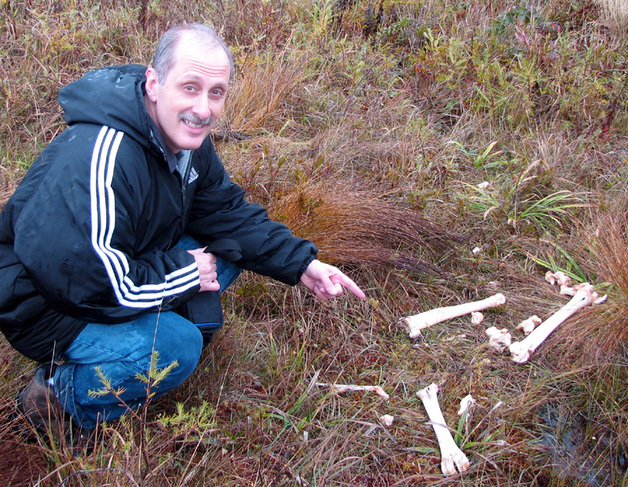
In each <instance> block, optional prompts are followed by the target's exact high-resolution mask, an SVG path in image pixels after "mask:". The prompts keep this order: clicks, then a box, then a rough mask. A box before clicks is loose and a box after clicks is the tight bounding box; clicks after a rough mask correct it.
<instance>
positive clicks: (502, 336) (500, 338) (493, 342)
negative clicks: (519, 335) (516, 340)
mask: <svg viewBox="0 0 628 487" xmlns="http://www.w3.org/2000/svg"><path fill="white" fill-rule="evenodd" d="M486 334H487V335H488V337H489V339H490V340H489V342H488V346H489V347H490V348H492V349H493V350H494V351H496V352H498V353H501V352H503V351H504V350H506V349H507V348H508V347H510V344H511V343H512V335H511V334H510V333H508V330H507V329H506V328H502V329H501V330H498V329H497V327H495V326H491V327H490V328H487V329H486Z"/></svg>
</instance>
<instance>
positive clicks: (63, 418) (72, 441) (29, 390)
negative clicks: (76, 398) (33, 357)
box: [16, 365, 92, 449]
mask: <svg viewBox="0 0 628 487" xmlns="http://www.w3.org/2000/svg"><path fill="white" fill-rule="evenodd" d="M53 370H54V369H52V370H51V367H50V365H42V366H40V367H39V368H38V369H37V370H36V371H35V376H34V377H33V378H32V379H31V381H30V382H29V383H28V385H27V386H26V387H24V388H23V389H22V390H21V391H20V392H19V393H18V394H17V396H16V399H17V408H18V410H19V411H20V412H21V413H22V414H23V415H24V417H25V418H26V419H27V420H28V422H29V423H30V424H31V425H32V426H33V428H34V429H35V431H36V432H37V433H38V434H39V435H40V436H41V437H42V438H44V439H50V441H51V443H53V444H55V445H57V446H67V447H70V448H72V449H77V448H78V449H83V448H85V447H87V448H89V445H88V444H89V443H90V441H89V439H91V437H92V434H91V433H92V431H91V430H84V429H82V428H81V427H80V426H78V425H77V424H76V423H73V421H72V419H71V418H70V416H69V415H68V414H67V413H66V412H65V411H64V409H63V408H62V407H61V404H60V403H59V400H58V399H57V397H56V395H55V393H54V389H53V386H52V385H51V384H50V383H49V382H48V378H49V377H50V375H51V373H52V371H53Z"/></svg>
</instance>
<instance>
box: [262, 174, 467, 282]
mask: <svg viewBox="0 0 628 487" xmlns="http://www.w3.org/2000/svg"><path fill="white" fill-rule="evenodd" d="M348 186H349V185H348V184H347V183H342V182H340V181H336V182H333V183H330V182H328V181H326V182H319V183H316V184H306V185H305V184H304V185H301V186H299V187H297V188H295V189H294V190H293V191H292V192H291V193H290V194H289V195H287V196H285V197H283V198H281V199H280V200H279V201H278V202H276V203H275V204H274V205H273V206H272V207H271V208H270V209H269V213H270V215H271V217H272V218H274V219H276V220H278V221H281V222H283V223H285V224H286V225H287V226H288V227H290V228H291V229H292V230H293V232H294V233H295V235H297V236H302V237H306V238H309V239H310V240H312V241H313V242H314V243H315V244H316V245H317V246H318V247H319V250H320V257H321V259H323V260H324V261H326V262H329V263H333V264H339V263H344V264H352V265H367V266H372V267H376V268H385V267H389V266H398V267H402V268H406V269H411V270H418V271H428V270H431V271H437V270H438V267H437V264H438V261H439V260H443V258H445V257H452V256H455V248H454V242H455V241H456V240H459V239H460V237H458V236H456V235H455V234H454V233H453V232H450V231H448V230H447V229H445V228H443V227H441V226H439V225H437V224H435V223H431V222H429V221H427V220H426V219H424V218H423V217H422V216H421V215H420V214H419V213H418V212H417V211H415V210H411V209H409V208H406V207H403V206H400V205H396V204H393V203H392V202H390V201H387V200H386V199H385V198H384V196H383V195H378V194H377V193H375V192H373V191H371V192H369V191H355V190H350V189H349V187H348ZM421 255H423V256H427V258H429V259H430V260H429V261H428V260H424V259H421V258H420V257H418V256H421Z"/></svg>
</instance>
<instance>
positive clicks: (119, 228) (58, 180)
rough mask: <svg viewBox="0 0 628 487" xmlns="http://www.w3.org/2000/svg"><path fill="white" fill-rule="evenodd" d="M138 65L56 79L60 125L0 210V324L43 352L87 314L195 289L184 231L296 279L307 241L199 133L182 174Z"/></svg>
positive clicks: (156, 303)
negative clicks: (247, 195) (247, 194)
mask: <svg viewBox="0 0 628 487" xmlns="http://www.w3.org/2000/svg"><path fill="white" fill-rule="evenodd" d="M145 70H146V68H145V67H144V66H139V65H131V66H119V67H113V68H106V69H101V70H98V71H93V72H90V73H87V74H86V75H85V76H83V78H81V79H79V80H78V81H75V82H74V83H71V84H69V85H68V86H66V87H64V88H63V89H62V90H61V91H60V92H59V103H60V104H61V107H62V108H63V109H64V112H65V118H66V122H67V124H68V128H67V129H66V130H65V131H63V132H62V133H61V134H60V135H59V136H57V137H56V138H55V139H54V140H53V141H52V142H51V143H50V145H49V146H48V147H46V149H45V150H44V151H43V152H42V153H41V155H40V156H39V157H38V158H37V159H36V161H35V162H34V163H33V165H32V167H31V168H30V170H29V172H28V173H27V175H26V176H25V177H24V179H23V180H22V182H21V184H20V185H19V187H18V188H17V190H16V191H15V193H14V194H13V196H12V197H11V199H10V200H9V202H8V203H7V204H6V206H5V207H4V209H3V211H2V213H1V214H0V328H1V329H2V332H3V333H4V335H5V336H6V338H7V339H8V340H9V342H10V343H11V344H12V345H13V346H14V347H15V348H16V349H17V350H18V351H20V352H21V353H22V354H24V355H26V356H28V357H30V358H32V359H34V360H37V361H45V360H50V359H51V358H52V356H53V354H55V353H56V354H59V353H60V352H63V350H64V349H65V348H66V347H67V346H68V345H69V344H70V343H71V342H72V340H73V339H74V338H75V337H76V336H77V335H78V333H79V332H80V331H81V330H82V329H83V327H84V326H85V324H86V323H88V322H95V323H111V324H113V323H121V322H125V321H129V320H133V319H134V318H137V317H139V316H140V315H142V314H144V313H150V312H155V311H157V310H158V309H175V308H178V307H179V306H181V305H182V304H184V303H186V302H187V301H189V300H190V299H191V298H193V297H194V296H195V295H197V293H198V290H199V273H198V269H197V267H196V264H195V261H194V258H193V257H192V256H191V255H190V254H189V253H188V252H186V251H184V250H182V249H179V248H173V246H174V245H175V244H176V243H177V242H178V240H179V239H180V237H181V235H182V234H183V233H184V232H185V233H188V234H191V235H193V236H195V237H196V238H198V239H199V240H200V241H201V242H204V243H211V242H212V241H214V240H216V239H222V238H228V239H232V240H235V241H236V242H237V243H238V244H239V245H240V247H241V249H242V257H241V259H240V260H239V261H238V262H237V264H238V265H239V266H240V267H242V268H244V269H248V270H251V271H254V272H257V273H260V274H263V275H267V276H270V277H272V278H274V279H278V280H280V281H282V282H284V283H287V284H296V283H297V282H298V281H299V279H300V277H301V274H302V273H303V271H304V270H305V268H306V267H307V265H308V264H309V263H310V262H311V261H312V260H313V259H314V258H315V257H316V252H317V250H316V247H315V246H314V244H312V243H311V242H310V241H308V240H303V239H299V238H296V237H294V236H293V235H292V233H291V232H290V230H289V229H288V228H287V227H286V226H284V225H282V224H280V223H278V222H274V221H272V220H270V219H269V218H268V215H267V213H266V212H265V211H264V210H263V209H262V208H261V207H260V206H259V205H256V204H252V203H248V202H247V201H246V200H245V199H244V191H243V189H242V188H240V187H239V186H238V185H236V184H233V183H232V182H231V180H230V178H229V176H228V175H227V173H226V172H225V169H224V167H223V165H222V163H221V161H220V159H219V158H218V156H217V154H216V152H215V151H214V147H213V145H212V143H211V141H210V140H209V139H207V140H206V141H205V142H204V143H203V145H202V147H200V148H199V149H198V150H195V151H193V152H192V155H191V164H190V165H189V168H188V170H187V173H186V174H182V175H181V174H179V172H178V171H177V170H174V168H173V167H172V165H169V164H168V162H167V160H166V157H165V152H164V150H163V149H162V148H161V145H160V143H159V142H158V138H156V137H155V136H154V133H153V132H152V130H151V124H150V123H149V120H150V119H149V117H148V113H147V111H146V107H145V105H144V91H143V89H144V81H145V79H144V72H145Z"/></svg>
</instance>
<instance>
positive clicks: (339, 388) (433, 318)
mask: <svg viewBox="0 0 628 487" xmlns="http://www.w3.org/2000/svg"><path fill="white" fill-rule="evenodd" d="M545 280H546V281H548V282H549V283H550V284H552V285H556V286H559V287H560V294H565V295H569V296H572V298H571V300H570V301H569V302H568V303H567V304H565V305H564V306H563V307H562V308H560V309H559V310H558V311H556V312H555V313H554V314H552V315H551V316H550V317H549V318H547V319H546V320H545V321H542V320H541V319H540V318H539V317H538V316H536V315H533V316H531V317H530V318H528V319H526V320H524V321H522V322H521V323H520V324H519V325H518V326H517V330H520V331H522V332H523V333H524V334H525V335H526V338H524V339H523V340H522V341H515V342H513V341H512V335H511V334H510V333H509V332H508V330H507V329H506V328H502V329H498V328H497V327H495V326H491V327H490V328H488V329H486V335H487V336H488V337H489V343H488V346H489V347H490V348H492V349H493V350H494V351H495V352H497V353H503V352H506V351H508V352H509V353H510V355H511V358H512V360H513V361H515V362H516V363H518V364H523V363H525V362H527V361H528V359H529V358H530V356H531V355H532V354H533V353H534V351H535V350H536V349H537V348H539V346H540V345H541V344H542V343H543V342H544V341H545V340H546V339H547V337H549V336H550V334H551V333H552V332H554V331H555V330H556V329H557V328H558V327H559V326H560V325H561V324H563V323H564V322H565V321H566V320H567V319H568V318H569V317H571V316H572V315H573V314H575V313H576V312H577V311H579V310H580V309H582V308H584V307H586V306H589V305H592V304H600V303H602V302H604V301H605V300H606V296H602V297H599V296H598V294H597V293H596V292H595V290H594V289H593V286H592V285H591V284H589V283H588V282H584V283H581V284H576V285H575V286H571V285H570V284H571V282H570V281H571V279H570V278H569V276H567V275H566V274H565V273H563V272H560V271H559V272H556V273H554V272H551V271H550V272H547V273H546V275H545ZM505 303H506V297H505V296H504V295H503V294H501V293H498V294H494V295H493V296H490V297H488V298H486V299H482V300H479V301H473V302H469V303H464V304H459V305H454V306H445V307H441V308H436V309H432V310H429V311H425V312H423V313H419V314H416V315H413V316H408V317H406V318H403V319H402V320H401V324H402V325H403V326H404V327H405V328H406V329H407V330H408V333H409V336H410V338H417V337H419V336H420V335H421V330H423V329H425V328H428V327H430V326H432V325H436V324H438V323H442V322H444V321H447V320H451V319H454V318H459V317H461V316H465V315H471V321H472V323H474V324H480V323H481V322H482V320H483V319H484V316H483V315H482V313H481V312H482V311H483V310H486V309H489V308H496V307H499V306H502V305H504V304H505ZM315 385H317V386H320V387H328V388H330V389H332V390H334V391H336V392H338V393H341V392H347V391H371V392H374V393H376V394H377V395H379V396H381V397H383V398H384V399H388V398H389V396H388V394H386V392H385V391H384V389H383V388H382V387H380V386H368V385H353V384H329V383H324V382H315ZM416 395H417V396H418V397H419V399H421V402H422V403H423V406H424V407H425V410H426V412H427V416H428V418H429V420H430V423H431V424H432V427H433V428H434V433H435V434H436V440H437V442H438V446H439V449H440V454H441V470H442V471H443V473H444V474H446V475H451V474H455V473H456V472H460V473H462V472H464V471H465V470H467V469H468V468H469V465H470V464H469V460H468V458H467V456H466V455H465V454H464V452H463V451H462V450H461V449H460V448H459V447H458V445H457V444H456V442H455V440H454V438H453V436H452V435H451V432H450V429H449V428H448V426H447V424H446V423H445V418H444V417H443V413H442V411H441V409H440V406H439V404H438V385H437V384H430V385H429V386H427V387H425V388H423V389H421V390H420V391H418V392H417V393H416ZM474 402H475V401H474V399H473V397H472V396H471V395H467V396H466V397H464V398H463V399H462V400H461V402H460V409H459V411H458V415H459V416H464V415H466V414H468V412H469V410H470V408H471V407H472V405H473V404H474ZM465 417H466V416H465ZM393 420H394V418H393V417H392V416H390V415H384V416H382V417H381V418H380V421H381V422H382V424H383V425H384V426H386V427H389V426H391V425H392V422H393Z"/></svg>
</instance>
